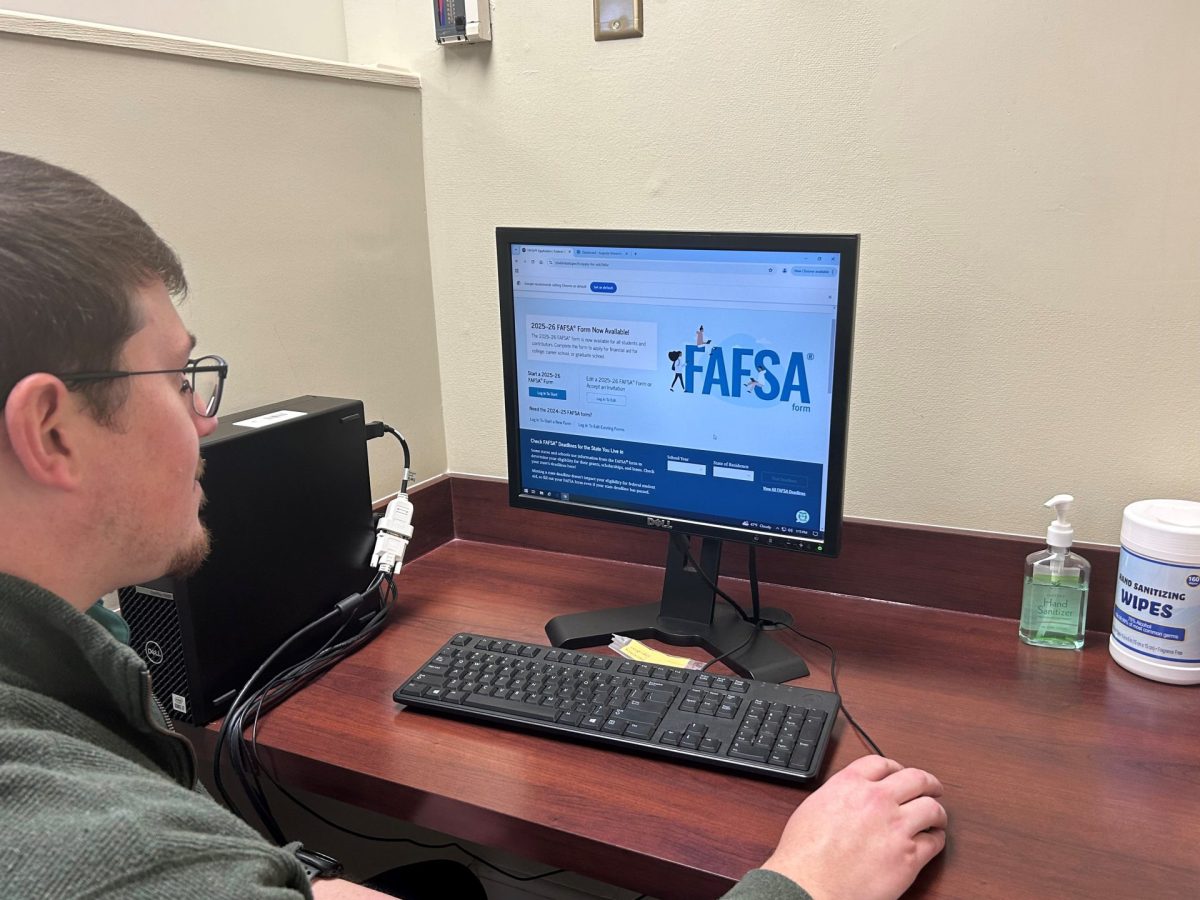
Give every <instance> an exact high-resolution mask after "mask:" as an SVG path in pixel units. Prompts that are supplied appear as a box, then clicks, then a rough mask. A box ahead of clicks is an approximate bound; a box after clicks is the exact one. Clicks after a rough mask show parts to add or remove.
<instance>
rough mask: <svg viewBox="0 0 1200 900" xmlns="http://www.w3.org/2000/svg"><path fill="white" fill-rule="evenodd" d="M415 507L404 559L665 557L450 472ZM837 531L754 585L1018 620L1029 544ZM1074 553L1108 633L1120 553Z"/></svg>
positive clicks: (876, 525)
mask: <svg viewBox="0 0 1200 900" xmlns="http://www.w3.org/2000/svg"><path fill="white" fill-rule="evenodd" d="M413 505H414V510H415V514H414V526H415V535H414V538H413V544H412V545H411V546H410V548H409V552H408V557H407V558H408V559H414V558H416V557H417V556H419V555H421V554H422V553H425V552H428V551H429V550H431V549H433V548H434V547H436V546H438V545H440V544H442V543H444V542H445V541H448V540H452V539H454V538H458V539H461V540H470V541H483V542H486V543H491V544H502V545H505V544H506V545H509V546H514V547H527V548H531V549H535V550H549V551H552V552H556V553H567V554H573V555H578V556H590V557H596V558H600V559H612V560H617V561H620V562H629V563H636V564H639V565H650V566H662V565H663V561H664V559H665V557H666V543H667V539H666V535H665V534H657V533H655V532H652V531H648V530H646V529H642V528H635V527H632V526H626V525H613V524H610V523H607V522H595V521H591V520H589V519H582V518H576V517H574V516H559V515H553V514H548V513H538V512H530V511H528V510H517V509H513V508H511V507H510V506H509V505H508V485H507V483H506V482H504V481H500V480H490V479H481V478H471V477H469V476H463V475H451V476H448V477H446V478H443V479H438V480H436V481H434V482H429V483H426V484H422V485H420V486H419V487H418V488H416V489H415V490H414V491H413ZM844 527H845V531H844V534H843V539H842V555H841V556H840V557H839V558H838V559H825V558H822V557H816V556H809V555H806V554H802V553H789V552H786V551H783V550H767V549H760V550H759V552H758V573H759V578H760V579H761V580H762V581H764V582H767V583H771V584H779V585H786V586H789V587H801V588H808V589H812V590H817V591H824V592H827V593H831V594H850V595H853V596H858V597H869V598H873V599H876V600H887V601H891V602H894V603H905V604H909V605H913V606H928V607H933V608H937V609H947V610H955V611H958V612H967V613H976V614H979V615H984V616H993V617H998V618H1006V619H1017V618H1019V617H1020V614H1021V577H1022V574H1023V567H1024V560H1025V557H1026V556H1027V555H1028V554H1030V553H1032V552H1034V551H1035V550H1038V549H1040V548H1041V547H1042V546H1043V544H1042V543H1041V542H1040V541H1038V540H1035V539H1031V538H1023V537H1014V536H1011V535H1001V534H990V533H987V532H975V531H960V530H956V529H950V528H934V527H930V526H924V525H907V524H901V523H897V522H879V521H874V520H866V519H848V520H847V521H846V523H845V526H844ZM1075 549H1076V550H1078V552H1079V553H1080V554H1081V555H1082V556H1084V557H1085V558H1086V559H1087V560H1088V561H1089V562H1091V564H1092V585H1091V590H1090V592H1089V598H1088V629H1089V630H1091V631H1104V632H1107V631H1109V630H1111V626H1112V608H1113V597H1114V594H1115V591H1116V583H1117V561H1118V557H1119V550H1118V548H1116V547H1112V546H1108V545H1104V544H1079V545H1077V546H1076V548H1075ZM747 559H748V554H747V549H746V547H745V545H742V544H736V543H732V542H730V543H728V544H726V546H725V550H724V554H723V556H722V560H721V574H722V576H724V577H727V578H746V577H747ZM647 599H652V598H647Z"/></svg>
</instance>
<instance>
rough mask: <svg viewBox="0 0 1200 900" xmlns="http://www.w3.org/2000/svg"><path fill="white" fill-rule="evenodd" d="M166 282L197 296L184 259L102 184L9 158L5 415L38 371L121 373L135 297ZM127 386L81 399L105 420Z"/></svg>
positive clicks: (2, 270) (0, 342)
mask: <svg viewBox="0 0 1200 900" xmlns="http://www.w3.org/2000/svg"><path fill="white" fill-rule="evenodd" d="M156 281H160V282H162V283H163V285H165V287H166V289H167V291H168V292H170V293H171V294H173V295H176V296H180V297H182V296H183V295H184V294H185V293H186V292H187V281H186V279H185V278H184V275H183V267H182V266H181V265H180V263H179V259H178V257H176V255H175V252H174V251H173V250H172V249H171V248H170V247H168V246H167V245H166V243H164V242H163V240H162V239H161V238H160V237H159V236H158V235H157V234H155V233H154V231H153V229H151V228H150V226H149V225H147V224H146V223H145V222H144V221H143V220H142V218H141V216H139V215H138V214H137V213H136V212H134V211H133V210H132V209H130V208H129V207H128V206H126V205H125V204H124V203H122V202H121V201H120V200H118V199H117V198H116V197H114V196H112V195H111V194H109V193H108V192H107V191H105V190H104V189H102V188H101V187H100V186H99V185H97V184H95V183H94V182H92V181H90V180H88V179H87V178H84V177H83V176H82V175H77V174H75V173H74V172H69V171H67V170H66V169H62V168H59V167H58V166H52V165H50V164H49V163H44V162H42V161H41V160H38V159H33V158H31V157H28V156H20V155H17V154H15V153H3V152H0V407H3V405H4V403H5V401H6V400H7V398H8V394H9V392H10V391H11V390H12V388H13V386H14V385H15V384H16V383H17V382H18V381H20V380H21V379H22V378H24V377H25V376H26V375H28V374H30V373H31V372H80V371H102V370H109V369H114V368H116V362H117V358H118V356H119V355H120V353H121V349H122V347H123V345H124V343H125V341H126V340H127V339H128V338H129V337H130V335H132V334H133V333H134V332H135V331H136V330H137V328H138V322H137V318H136V316H137V311H136V309H135V307H134V303H133V298H134V294H135V293H136V292H137V290H138V288H140V287H142V286H144V285H147V284H152V283H154V282H156ZM125 388H126V385H125V384H124V383H123V382H121V381H119V380H117V381H98V382H94V383H89V384H87V385H83V386H81V388H80V394H81V396H83V397H84V398H85V399H86V400H87V401H88V403H89V404H90V405H91V408H92V409H93V410H94V411H95V413H96V416H97V418H98V419H100V420H102V421H103V420H106V419H108V418H109V417H110V416H111V415H112V413H113V412H114V411H115V409H116V408H117V407H118V406H119V405H120V399H121V395H122V394H123V393H124V391H125Z"/></svg>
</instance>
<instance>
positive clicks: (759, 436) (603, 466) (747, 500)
mask: <svg viewBox="0 0 1200 900" xmlns="http://www.w3.org/2000/svg"><path fill="white" fill-rule="evenodd" d="M511 251H512V252H511V262H512V284H513V300H514V312H515V338H516V364H517V381H518V389H519V398H520V399H519V403H518V407H519V409H518V411H519V423H520V434H519V448H520V465H521V476H522V477H521V488H522V492H523V493H525V494H529V495H533V496H537V497H547V498H551V499H559V500H564V501H569V502H572V503H580V504H589V503H591V504H595V505H597V506H603V507H608V508H618V509H626V510H631V511H639V512H646V513H647V514H652V515H666V516H671V517H673V518H678V519H682V520H685V521H686V520H688V519H689V518H690V519H694V520H695V521H698V522H706V523H714V524H720V525H725V526H730V527H735V528H737V527H741V528H746V529H750V530H753V531H769V532H774V533H777V534H780V535H786V536H789V537H797V538H811V539H813V540H820V539H821V537H822V535H823V533H824V529H825V497H826V490H827V477H828V473H827V469H828V459H829V453H830V421H831V413H832V392H833V371H834V368H833V363H834V347H835V337H836V334H835V332H836V322H837V298H838V274H839V266H840V264H841V259H840V254H838V253H795V252H775V251H750V250H709V249H662V248H644V247H586V246H578V247H576V246H551V245H545V244H513V245H511Z"/></svg>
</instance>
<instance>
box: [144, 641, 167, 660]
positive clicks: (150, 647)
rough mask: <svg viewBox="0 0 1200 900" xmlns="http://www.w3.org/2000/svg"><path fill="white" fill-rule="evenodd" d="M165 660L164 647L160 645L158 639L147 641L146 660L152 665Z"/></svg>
mask: <svg viewBox="0 0 1200 900" xmlns="http://www.w3.org/2000/svg"><path fill="white" fill-rule="evenodd" d="M162 661H163V651H162V647H160V646H158V641H146V662H148V663H150V665H152V666H157V665H158V664H159V663H161V662H162Z"/></svg>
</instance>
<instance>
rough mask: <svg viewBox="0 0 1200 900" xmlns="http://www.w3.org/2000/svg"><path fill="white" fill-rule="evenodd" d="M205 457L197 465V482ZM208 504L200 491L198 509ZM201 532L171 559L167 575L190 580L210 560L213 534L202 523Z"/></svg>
mask: <svg viewBox="0 0 1200 900" xmlns="http://www.w3.org/2000/svg"><path fill="white" fill-rule="evenodd" d="M204 465H205V461H204V457H200V459H199V461H198V462H197V463H196V480H197V481H199V480H200V478H201V476H203V475H204ZM207 502H208V497H207V496H206V495H205V493H204V491H203V490H201V491H200V505H199V508H198V509H197V514H199V510H201V509H204V504H206V503H207ZM199 525H200V532H199V533H198V534H197V535H196V536H195V537H194V538H193V539H192V541H191V543H189V544H188V545H187V546H185V547H182V548H180V549H179V550H178V551H177V552H176V553H175V556H174V557H172V558H171V563H170V565H169V566H168V567H167V574H168V575H169V576H171V577H173V578H188V577H190V576H192V575H195V574H196V573H197V572H198V571H199V570H200V566H201V565H203V563H204V560H206V559H208V554H209V552H210V551H211V550H212V533H211V532H210V531H209V530H208V527H207V526H206V525H205V524H204V523H203V522H200V523H199Z"/></svg>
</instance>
